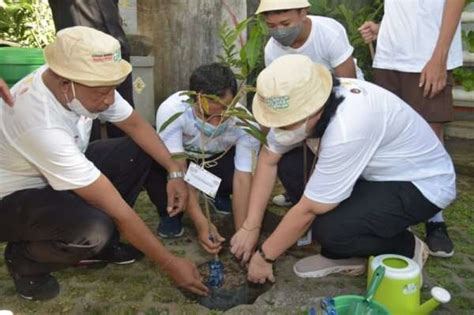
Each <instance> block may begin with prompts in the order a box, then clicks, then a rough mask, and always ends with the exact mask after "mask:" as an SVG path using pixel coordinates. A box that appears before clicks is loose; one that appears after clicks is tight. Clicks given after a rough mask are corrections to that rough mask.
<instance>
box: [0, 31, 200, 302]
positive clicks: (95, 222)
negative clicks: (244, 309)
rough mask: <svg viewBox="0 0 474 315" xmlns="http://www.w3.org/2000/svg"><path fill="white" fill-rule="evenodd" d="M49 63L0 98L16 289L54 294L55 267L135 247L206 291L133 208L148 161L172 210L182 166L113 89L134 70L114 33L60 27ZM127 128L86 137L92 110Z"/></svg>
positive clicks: (179, 198) (118, 256)
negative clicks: (160, 176) (9, 101)
mask: <svg viewBox="0 0 474 315" xmlns="http://www.w3.org/2000/svg"><path fill="white" fill-rule="evenodd" d="M45 59H46V63H47V64H46V65H45V66H43V67H41V68H40V69H38V70H37V71H35V72H34V73H32V74H31V75H29V76H28V77H26V78H24V79H23V80H21V81H20V82H18V83H17V84H16V85H15V86H14V87H13V88H12V93H13V94H14V96H15V98H16V100H15V105H14V106H13V107H8V106H6V105H3V103H2V102H0V105H1V106H0V125H1V126H2V128H0V129H1V130H0V152H1V153H0V241H2V242H8V245H7V247H6V249H5V263H6V266H7V268H8V270H9V272H10V275H11V276H12V278H13V281H14V284H15V288H16V291H17V293H18V294H19V295H20V296H21V297H23V298H25V299H29V300H46V299H51V298H53V297H55V296H56V295H58V294H59V284H58V282H57V280H56V279H55V278H54V277H53V276H52V275H51V273H52V272H54V271H57V270H61V269H64V268H66V267H68V266H71V265H77V264H78V263H85V260H87V262H88V263H91V262H92V261H95V262H96V261H100V262H105V263H108V262H110V263H118V264H126V263H131V262H133V261H135V259H137V258H139V257H140V256H141V253H139V252H138V251H137V250H136V249H135V248H133V247H132V246H130V245H126V244H122V243H119V242H118V231H120V233H121V234H122V236H123V237H124V238H125V239H127V240H129V241H130V243H131V244H132V245H134V246H135V247H137V248H138V249H139V250H140V251H142V252H143V253H145V254H146V255H147V256H148V257H149V258H150V259H151V260H152V261H154V262H156V263H158V264H159V266H160V267H161V268H162V269H163V270H164V271H166V272H167V273H168V274H169V275H170V276H171V278H172V279H173V280H174V281H175V283H176V284H177V285H178V286H181V287H183V288H185V289H187V290H189V291H192V292H194V293H197V294H201V295H206V293H207V291H208V289H207V287H206V286H205V285H204V284H203V283H202V282H201V280H200V276H199V272H198V270H197V268H196V266H195V265H194V264H193V263H192V262H191V261H189V260H187V259H184V258H181V257H177V256H175V255H174V254H172V253H171V252H170V251H168V250H167V249H166V248H165V247H164V246H163V245H162V244H161V242H160V241H159V240H158V239H157V238H156V237H155V236H154V235H153V233H152V232H151V231H150V230H149V228H148V227H147V226H146V224H145V223H144V222H143V221H142V220H141V219H140V217H139V216H138V215H137V214H136V213H135V212H134V210H133V209H132V208H131V206H132V205H133V204H134V202H135V200H136V198H137V196H138V194H139V192H140V191H141V189H142V187H143V186H144V185H147V184H148V181H147V179H148V174H149V170H150V167H151V164H152V160H154V161H156V162H157V163H159V164H161V165H162V166H163V167H164V168H165V169H166V170H167V172H168V183H167V193H168V195H167V197H168V204H167V205H168V209H167V210H168V212H169V213H170V215H176V214H177V213H178V212H180V211H182V209H183V208H184V207H185V204H186V201H187V189H186V185H185V183H184V181H183V177H184V176H183V172H182V170H181V167H180V166H179V164H177V162H176V161H174V160H173V159H172V157H171V155H170V153H169V151H168V150H167V149H166V147H165V146H164V144H163V143H162V142H161V140H160V138H159V137H158V135H157V134H156V132H155V130H154V129H153V127H152V126H151V125H149V124H148V123H147V122H146V121H145V120H144V119H143V118H142V117H140V115H139V114H138V113H137V112H135V111H134V110H133V108H132V107H131V106H130V105H129V104H128V103H127V102H126V101H125V100H124V99H123V98H122V97H121V96H120V95H119V94H118V92H116V91H115V88H116V86H117V85H118V84H120V83H121V82H122V81H123V80H124V79H125V78H126V77H127V75H128V74H129V73H130V72H131V70H132V67H131V66H130V64H129V63H128V62H126V61H124V60H122V58H121V55H120V44H119V42H118V41H117V40H116V39H114V38H113V37H111V36H110V35H107V34H105V33H102V32H100V31H97V30H94V29H92V28H88V27H82V26H77V27H72V28H66V29H64V30H62V31H60V32H58V34H57V38H56V40H55V41H54V42H53V43H51V44H50V45H48V46H47V47H46V49H45ZM95 117H99V118H100V119H102V120H105V121H109V122H112V123H114V125H116V126H117V127H119V128H120V129H121V130H123V131H124V132H125V133H126V134H127V135H128V137H123V138H116V139H105V140H99V141H95V142H93V143H91V144H90V145H89V135H90V130H91V125H92V119H93V118H95Z"/></svg>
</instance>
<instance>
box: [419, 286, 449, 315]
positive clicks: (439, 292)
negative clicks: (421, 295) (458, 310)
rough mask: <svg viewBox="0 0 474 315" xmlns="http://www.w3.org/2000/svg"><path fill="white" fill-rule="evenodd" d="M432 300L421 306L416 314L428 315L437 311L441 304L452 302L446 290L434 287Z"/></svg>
mask: <svg viewBox="0 0 474 315" xmlns="http://www.w3.org/2000/svg"><path fill="white" fill-rule="evenodd" d="M431 296H432V298H431V299H429V300H428V301H426V302H425V303H423V304H422V305H420V307H419V309H418V311H417V312H416V314H420V315H425V314H426V315H428V314H430V313H431V312H433V311H434V310H435V308H437V307H438V306H439V305H440V304H441V303H442V304H444V303H448V302H449V301H450V300H451V294H449V292H448V291H447V290H446V289H443V288H440V287H433V288H432V289H431Z"/></svg>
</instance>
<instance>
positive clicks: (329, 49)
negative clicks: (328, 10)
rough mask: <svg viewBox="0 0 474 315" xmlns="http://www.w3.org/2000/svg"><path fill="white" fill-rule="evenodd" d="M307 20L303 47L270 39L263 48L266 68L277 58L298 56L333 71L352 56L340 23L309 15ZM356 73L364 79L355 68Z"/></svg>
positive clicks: (351, 48) (360, 72) (351, 50)
mask: <svg viewBox="0 0 474 315" xmlns="http://www.w3.org/2000/svg"><path fill="white" fill-rule="evenodd" d="M308 18H309V19H311V32H310V34H309V36H308V39H307V40H306V42H305V43H304V44H303V46H301V47H299V48H292V47H288V46H283V45H281V44H280V43H279V42H277V41H276V40H275V39H274V38H272V37H271V38H270V39H269V40H268V43H267V45H266V46H265V65H266V66H268V65H269V64H270V63H272V62H273V60H275V59H277V58H278V57H281V56H284V55H289V54H298V55H304V56H307V57H309V58H310V59H311V60H312V61H313V62H315V63H320V64H323V65H325V66H326V67H327V68H328V69H334V68H336V67H338V66H340V65H341V64H342V63H343V62H344V61H346V60H347V58H349V57H350V56H352V52H353V51H354V48H353V47H352V46H351V44H350V43H349V39H348V38H347V33H346V30H345V28H344V26H342V25H341V23H339V22H337V21H336V20H334V19H331V18H328V17H324V16H314V15H309V16H308ZM356 72H357V78H358V79H363V78H364V75H363V73H362V71H361V70H360V69H359V67H357V66H356Z"/></svg>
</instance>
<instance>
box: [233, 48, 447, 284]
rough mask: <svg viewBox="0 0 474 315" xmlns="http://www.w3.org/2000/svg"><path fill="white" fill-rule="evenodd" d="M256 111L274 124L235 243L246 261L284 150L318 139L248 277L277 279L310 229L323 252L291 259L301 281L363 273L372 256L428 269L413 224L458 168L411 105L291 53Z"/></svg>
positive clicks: (431, 209) (260, 90)
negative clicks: (292, 198)
mask: <svg viewBox="0 0 474 315" xmlns="http://www.w3.org/2000/svg"><path fill="white" fill-rule="evenodd" d="M253 113H254V115H255V118H256V120H257V121H258V122H259V123H260V124H262V125H264V126H266V127H270V128H271V129H270V132H269V134H268V135H267V147H265V148H263V149H262V151H261V153H260V155H259V158H258V163H257V169H256V173H255V177H254V179H253V181H252V190H251V196H250V205H249V210H248V215H247V218H246V220H245V221H244V224H245V226H246V227H247V229H246V230H243V229H241V230H239V231H238V232H237V234H236V235H234V237H233V239H232V241H231V243H232V251H233V252H234V253H235V254H236V255H237V257H239V258H241V257H242V256H244V257H245V256H246V257H248V256H250V254H252V251H253V249H254V248H255V245H256V240H257V239H258V227H259V226H261V223H262V218H263V214H264V211H265V207H266V203H267V200H268V198H269V196H270V193H271V190H272V187H273V184H274V182H275V177H276V173H277V168H278V161H279V160H280V159H281V157H282V155H284V154H285V153H287V152H289V151H290V150H291V149H292V148H294V147H295V146H298V145H301V144H302V143H305V144H306V145H310V144H311V143H312V142H309V141H308V140H309V139H311V138H318V139H320V145H319V147H318V148H316V149H315V151H316V152H319V154H318V155H317V154H313V155H312V156H313V158H312V159H309V160H308V165H309V166H310V167H309V169H311V171H310V172H308V178H309V179H308V181H307V184H306V185H305V187H302V189H301V191H302V195H301V196H300V199H299V201H298V202H297V203H296V204H295V205H294V206H293V207H292V208H291V209H290V210H289V212H288V213H287V214H286V215H285V217H284V218H283V220H282V222H281V223H280V225H279V226H278V227H277V228H276V230H275V231H274V232H273V234H272V235H271V236H270V237H269V238H268V239H266V240H265V242H264V243H263V244H262V246H261V247H260V248H259V249H258V250H257V252H256V253H253V255H252V256H251V260H250V265H249V274H248V278H249V280H251V281H254V282H265V281H266V280H274V278H273V272H272V263H273V262H274V260H275V259H277V258H278V256H280V255H281V254H283V253H284V251H285V250H286V249H287V248H288V247H290V246H291V245H293V243H295V242H296V240H297V239H298V237H300V236H301V235H302V234H303V233H304V232H305V231H306V229H308V228H312V230H313V235H314V237H315V239H316V240H317V242H318V243H319V244H320V245H321V254H320V255H315V256H310V257H306V258H303V259H302V260H300V261H298V262H297V263H296V264H295V265H294V271H295V273H296V275H298V276H300V277H322V276H325V275H327V274H330V273H335V272H343V273H348V274H359V273H361V272H363V270H364V267H365V263H366V262H365V258H366V257H368V256H370V255H379V254H385V253H393V254H399V255H404V256H407V257H410V258H413V259H414V260H415V261H416V262H417V263H418V264H419V265H420V267H422V266H423V263H424V262H425V260H426V258H427V257H428V254H429V252H428V248H427V246H426V245H425V244H424V243H423V242H422V241H421V240H420V239H418V238H416V237H415V236H414V235H413V233H412V232H410V231H409V230H408V229H407V228H408V227H410V226H411V225H414V224H417V223H419V222H424V221H425V220H426V219H428V218H430V217H431V216H433V215H434V214H435V213H437V212H438V211H440V210H441V209H443V208H445V207H447V206H448V205H449V204H450V203H451V202H452V201H453V200H454V198H455V196H456V186H455V173H454V167H453V164H452V161H451V159H450V157H449V155H448V154H447V152H446V151H445V150H444V148H443V145H442V144H441V142H440V141H439V139H438V138H437V137H436V135H435V134H434V132H433V131H432V130H431V128H430V127H429V125H428V124H427V123H426V122H425V121H424V120H423V118H421V116H419V115H418V114H417V113H416V112H415V111H414V110H413V109H412V108H411V107H410V106H409V105H408V104H406V103H405V102H404V101H402V100H401V99H399V98H398V97H397V96H395V95H394V94H392V93H391V92H389V91H387V90H384V89H383V88H381V87H378V86H376V85H374V84H371V83H369V82H366V81H361V80H357V79H340V80H339V79H337V78H335V77H334V76H332V75H331V73H330V72H329V70H328V69H327V68H326V67H324V66H322V65H320V64H314V63H313V62H311V60H310V59H309V58H308V57H305V56H301V55H289V56H283V57H280V58H279V59H277V60H275V61H274V62H273V63H272V64H271V65H270V66H269V67H267V68H266V69H265V70H264V71H262V72H261V73H260V75H259V77H258V79H257V93H256V96H255V98H254V101H253ZM315 156H318V159H317V161H316V159H315V158H314V157H315ZM304 164H305V163H304V161H301V164H300V165H304ZM301 167H302V168H303V167H304V166H301ZM303 191H304V192H303Z"/></svg>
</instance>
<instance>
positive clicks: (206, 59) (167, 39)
mask: <svg viewBox="0 0 474 315" xmlns="http://www.w3.org/2000/svg"><path fill="white" fill-rule="evenodd" d="M223 1H225V3H226V4H227V7H229V8H230V9H231V10H232V11H233V13H234V14H235V15H236V16H237V18H238V19H239V20H242V19H245V18H246V16H247V11H246V7H247V6H246V2H245V1H241V0H192V1H190V0H138V3H137V15H138V30H139V32H140V34H143V35H146V36H149V37H150V38H152V40H153V45H154V47H153V52H152V54H153V55H154V56H155V70H154V71H155V78H154V80H155V100H156V103H157V104H159V103H161V102H162V101H163V100H164V99H165V98H167V97H168V96H169V95H171V94H172V93H174V92H176V91H178V90H182V89H187V88H188V81H189V76H190V74H191V72H192V71H193V70H194V69H195V68H196V67H198V66H200V65H202V64H206V63H211V62H215V61H217V55H218V54H219V53H220V49H221V44H220V40H219V37H218V31H219V26H220V25H221V24H222V23H223V22H224V21H226V22H228V23H232V21H231V18H230V16H229V14H228V11H227V9H226V6H225V5H224V2H223Z"/></svg>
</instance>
